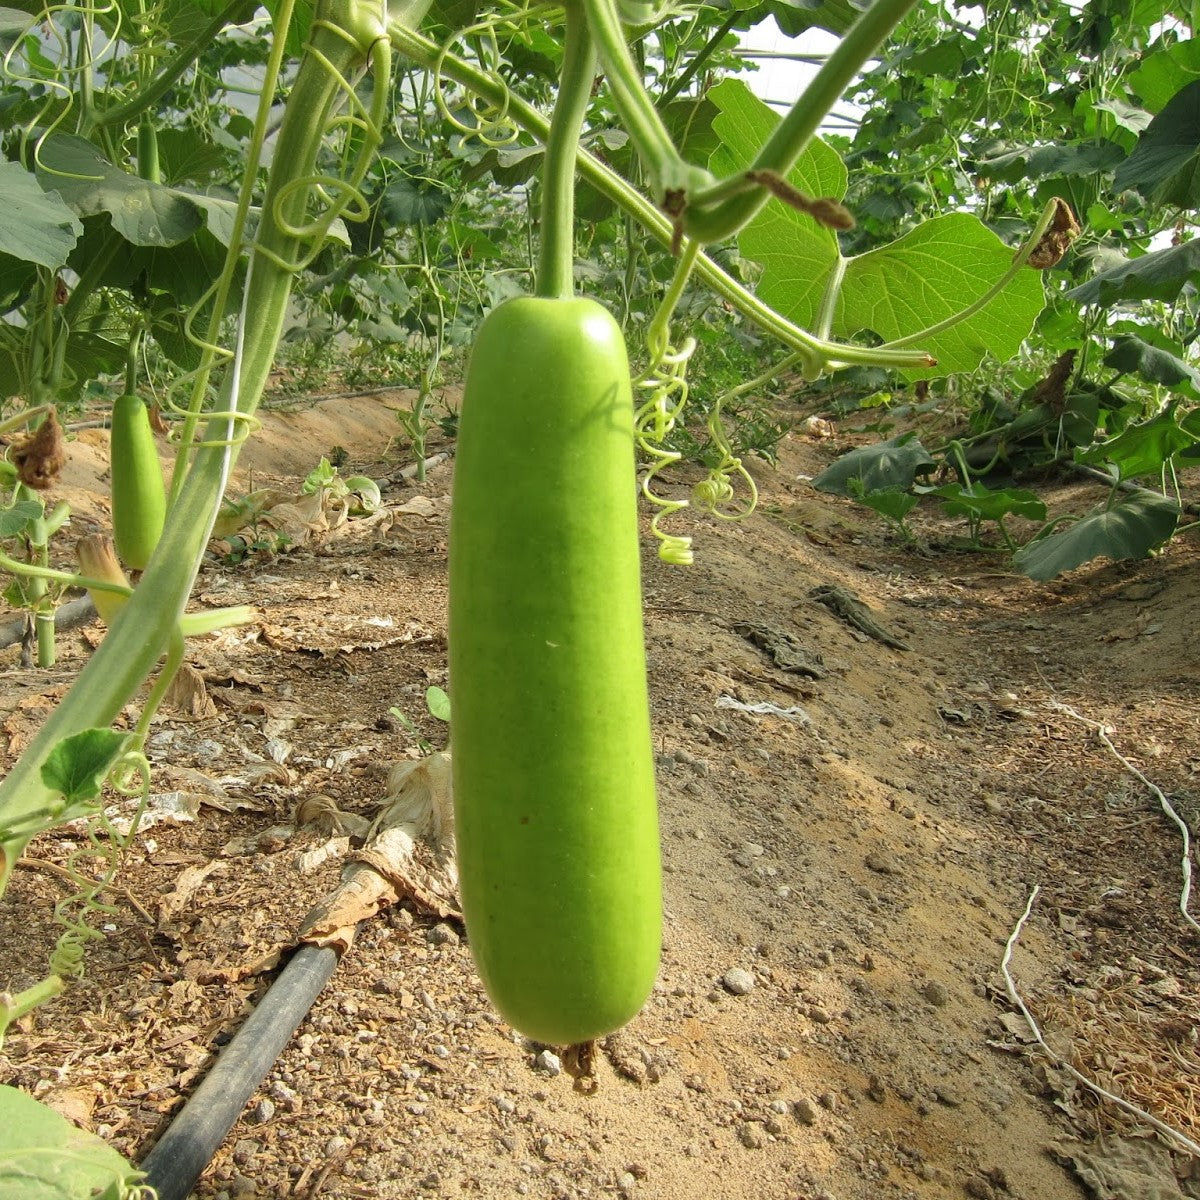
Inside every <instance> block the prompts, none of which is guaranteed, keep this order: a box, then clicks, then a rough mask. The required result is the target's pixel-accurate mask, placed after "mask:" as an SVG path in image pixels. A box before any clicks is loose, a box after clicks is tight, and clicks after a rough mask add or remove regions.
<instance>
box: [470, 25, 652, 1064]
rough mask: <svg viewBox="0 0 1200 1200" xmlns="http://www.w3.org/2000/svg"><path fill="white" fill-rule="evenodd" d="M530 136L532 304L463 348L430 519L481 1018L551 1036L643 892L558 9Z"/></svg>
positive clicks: (622, 985)
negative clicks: (540, 144)
mask: <svg viewBox="0 0 1200 1200" xmlns="http://www.w3.org/2000/svg"><path fill="white" fill-rule="evenodd" d="M566 19H567V37H566V53H565V59H564V66H563V79H562V85H561V89H560V93H559V100H558V103H557V105H556V108H555V113H554V120H553V125H552V130H551V135H550V139H549V142H548V146H547V161H546V174H545V178H544V184H543V186H544V192H543V210H542V211H543V219H542V239H543V240H542V246H541V256H540V262H539V270H538V286H537V293H538V294H537V295H535V296H527V297H521V298H518V299H514V300H510V301H508V302H506V303H504V304H502V305H501V306H500V307H499V308H497V309H496V310H495V311H493V312H492V313H491V314H490V315H489V316H488V317H487V319H486V320H485V321H484V323H483V325H482V327H481V329H480V331H479V334H478V335H477V339H476V342H475V344H474V347H473V349H472V352H471V358H470V363H469V366H468V371H467V379H466V385H465V391H464V398H463V405H462V412H461V416H460V424H459V437H458V450H457V455H456V463H455V481H454V497H453V504H452V509H451V524H450V685H451V695H452V702H453V721H452V729H453V733H452V749H453V773H454V801H455V810H456V826H457V838H458V857H459V886H460V893H461V899H462V906H463V913H464V916H465V918H466V925H467V934H468V940H469V942H470V945H471V949H472V952H473V954H474V957H475V962H476V965H477V967H478V969H479V973H480V976H481V977H482V979H483V982H484V984H485V986H486V988H487V990H488V994H489V995H490V997H491V998H492V1001H493V1002H494V1003H495V1005H496V1007H497V1009H498V1010H499V1011H500V1013H501V1015H502V1016H504V1018H505V1019H506V1020H507V1021H508V1022H509V1023H510V1024H511V1025H513V1026H514V1027H515V1028H516V1029H518V1030H520V1031H521V1032H522V1033H525V1034H526V1035H528V1036H529V1037H531V1038H534V1039H535V1040H537V1041H540V1042H544V1043H547V1044H550V1045H573V1044H577V1043H583V1042H588V1041H591V1040H593V1039H595V1038H598V1037H601V1036H603V1035H604V1034H607V1033H610V1032H612V1031H613V1030H614V1029H617V1028H619V1027H620V1026H622V1025H624V1024H625V1023H626V1022H627V1021H628V1020H629V1019H630V1018H631V1017H633V1016H634V1015H635V1014H636V1013H637V1011H638V1010H639V1009H640V1008H641V1006H642V1004H643V1003H644V1002H645V999H646V996H647V995H648V994H649V992H650V989H651V988H652V986H653V984H654V978H655V975H656V973H657V970H658V960H659V950H660V943H661V923H662V900H661V878H660V857H659V844H658V817H657V808H656V803H655V794H654V759H653V748H652V743H651V737H650V718H649V704H648V699H647V689H646V665H645V651H644V646H643V634H642V608H641V587H640V566H639V551H638V529H637V510H636V488H635V479H636V474H635V464H634V448H633V447H634V440H633V399H632V395H631V388H630V374H629V363H628V359H627V356H626V351H625V343H624V339H623V337H622V334H621V330H620V329H619V327H618V326H617V324H616V322H615V321H614V320H613V318H612V317H611V316H610V315H609V313H608V312H607V311H606V310H605V309H604V308H603V307H601V306H600V305H599V304H597V303H596V302H594V301H592V300H587V299H580V298H575V297H574V296H573V295H572V291H573V281H572V274H573V270H572V268H573V252H572V251H573V215H574V214H573V204H572V198H573V185H574V169H575V151H576V146H577V142H578V136H579V129H580V125H581V122H582V119H583V115H584V112H585V110H586V104H587V98H588V92H589V90H590V87H591V82H592V78H593V74H594V63H595V59H594V54H593V51H592V49H591V45H590V42H589V39H588V36H587V32H586V29H585V27H584V26H583V24H582V20H581V16H580V14H579V12H578V11H577V9H576V7H575V4H574V3H569V4H568V6H567V18H566Z"/></svg>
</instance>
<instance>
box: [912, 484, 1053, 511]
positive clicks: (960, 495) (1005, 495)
mask: <svg viewBox="0 0 1200 1200" xmlns="http://www.w3.org/2000/svg"><path fill="white" fill-rule="evenodd" d="M918 490H919V491H920V492H921V494H922V495H925V496H937V497H938V499H940V500H941V501H942V508H943V510H944V511H945V512H946V514H947V515H948V516H951V517H967V518H969V519H971V520H975V521H1000V520H1003V518H1004V517H1007V516H1008V515H1009V514H1010V513H1012V514H1014V515H1016V516H1018V517H1025V518H1026V519H1027V520H1030V521H1044V520H1045V519H1046V505H1045V503H1044V502H1043V501H1041V500H1039V499H1038V497H1037V495H1036V494H1035V493H1033V492H1031V491H1028V490H1026V489H1025V488H1004V489H1002V490H997V491H993V490H992V489H991V488H989V487H987V486H986V485H985V484H982V483H980V482H979V481H978V480H976V481H975V482H973V483H967V484H962V483H944V484H942V485H941V486H940V487H934V488H920V489H918Z"/></svg>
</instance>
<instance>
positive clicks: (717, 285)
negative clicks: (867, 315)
mask: <svg viewBox="0 0 1200 1200" xmlns="http://www.w3.org/2000/svg"><path fill="white" fill-rule="evenodd" d="M388 35H389V37H390V38H391V40H392V45H393V46H394V47H395V49H396V50H397V51H398V52H399V53H401V54H404V55H407V56H408V57H409V58H411V59H412V60H413V61H414V62H417V63H419V64H420V65H421V66H423V67H425V68H426V69H427V70H430V71H440V72H441V73H442V74H443V75H444V76H446V77H447V78H449V79H452V80H453V81H454V82H455V83H457V84H459V85H461V86H462V87H464V88H467V89H468V90H469V91H472V92H475V93H476V94H477V95H479V96H482V97H484V98H485V99H486V100H488V101H490V102H491V103H492V104H494V105H496V106H497V107H501V106H503V107H504V109H505V110H506V112H507V115H508V116H509V118H510V119H511V120H513V121H516V122H517V123H518V124H520V126H521V127H522V128H523V129H524V130H526V132H528V133H529V134H531V135H532V136H533V137H534V138H536V139H537V140H538V141H540V142H543V143H544V142H545V141H546V140H547V138H548V137H549V134H550V124H549V122H548V121H547V120H546V118H545V117H544V116H543V115H542V114H541V113H540V112H538V110H537V109H536V108H534V107H533V106H532V105H531V104H527V103H526V102H525V101H524V100H522V99H520V97H518V96H514V95H512V93H511V92H510V91H509V90H508V88H506V87H505V85H504V83H503V82H502V81H501V80H499V79H496V78H494V77H493V76H491V75H489V74H487V72H485V71H481V70H480V69H479V68H478V67H476V66H474V65H473V64H472V63H469V62H467V61H466V60H465V59H463V58H460V57H459V56H458V55H455V54H452V53H450V52H449V51H447V50H445V49H444V48H443V47H441V46H439V45H438V44H437V43H436V42H435V41H433V40H432V39H431V38H428V37H426V36H425V35H424V34H421V33H418V32H416V31H414V30H411V29H406V28H404V27H403V26H402V25H397V24H395V23H389V25H388ZM578 167H579V173H580V174H581V175H582V176H583V177H584V178H585V179H586V180H587V181H588V182H589V183H591V184H592V185H593V186H594V187H595V188H596V189H597V191H599V192H601V193H602V194H603V195H605V196H607V197H608V198H609V199H610V200H612V201H613V202H614V203H615V204H617V205H618V206H619V207H620V208H621V209H623V210H624V211H625V212H626V213H628V214H629V215H630V216H631V217H633V219H634V220H636V221H637V222H639V223H640V224H641V225H642V226H643V227H644V228H645V229H646V230H648V231H649V232H650V233H651V234H652V235H653V236H654V237H655V238H657V239H658V240H659V241H660V242H662V244H663V245H665V246H671V245H672V244H673V243H674V241H675V238H676V234H675V230H674V227H673V225H672V223H671V222H670V221H669V220H668V219H667V218H666V217H665V216H663V214H662V213H660V212H659V211H658V209H656V208H655V207H654V205H653V204H651V203H650V201H648V200H647V199H646V198H645V197H644V196H642V195H641V194H640V193H639V192H638V191H637V189H636V188H634V187H633V186H631V185H630V184H629V183H628V182H626V180H625V179H623V178H622V177H621V176H620V175H618V174H617V173H616V172H615V171H613V170H612V169H611V168H610V167H608V166H606V165H605V164H604V163H602V162H601V161H600V160H599V159H598V158H596V157H595V156H594V155H592V154H590V153H589V152H588V151H586V150H581V151H580V152H579V159H578ZM695 273H696V275H697V276H698V277H699V278H701V279H703V280H704V282H705V283H706V284H708V286H709V287H711V288H712V289H713V291H715V292H716V293H717V294H718V295H719V296H721V297H722V298H723V299H725V300H727V301H728V302H729V303H730V304H731V305H732V306H733V307H734V308H736V309H737V310H738V311H739V312H740V313H742V315H743V316H745V317H748V318H749V319H750V320H752V321H754V322H755V323H756V324H757V325H759V326H760V327H761V328H762V329H764V330H765V331H766V332H768V333H770V334H772V335H773V336H774V337H777V338H778V339H779V340H780V341H781V342H783V344H784V345H785V346H788V347H790V348H791V349H792V350H794V351H797V352H798V353H800V354H801V355H802V356H803V361H804V364H805V365H804V371H805V375H806V377H807V378H810V379H812V378H816V377H817V376H818V375H819V374H821V372H822V371H824V370H826V369H828V368H830V367H835V366H877V367H898V368H901V369H908V370H913V369H920V368H922V367H930V366H933V365H934V362H933V359H932V358H930V356H929V355H928V354H926V353H925V352H923V351H919V350H908V349H900V350H894V351H885V352H880V350H879V349H878V348H876V347H870V346H852V345H844V344H841V343H837V342H829V341H823V340H822V339H820V338H816V337H813V335H812V334H811V333H808V332H807V331H806V330H804V329H801V328H800V327H799V326H798V325H795V324H793V323H792V322H791V321H789V320H788V319H787V318H786V317H784V316H781V315H780V314H779V313H777V312H776V311H775V310H774V309H773V308H771V307H770V306H769V305H767V304H764V303H763V302H762V301H761V300H759V299H758V297H757V296H755V295H754V293H753V292H751V291H749V290H748V289H747V288H744V287H743V286H742V285H741V284H740V283H738V281H737V280H736V279H734V278H733V277H732V276H731V275H729V274H728V273H727V272H726V271H724V270H723V269H722V268H721V267H720V266H718V265H717V263H715V262H714V261H713V260H712V259H711V258H709V257H708V256H707V255H706V254H699V255H698V256H697V258H696V271H695Z"/></svg>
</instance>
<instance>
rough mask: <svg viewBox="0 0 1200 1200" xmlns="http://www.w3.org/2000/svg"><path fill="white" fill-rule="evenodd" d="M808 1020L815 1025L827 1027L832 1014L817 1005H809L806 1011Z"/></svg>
mask: <svg viewBox="0 0 1200 1200" xmlns="http://www.w3.org/2000/svg"><path fill="white" fill-rule="evenodd" d="M807 1012H808V1019H809V1020H810V1021H813V1022H815V1023H816V1024H817V1025H828V1024H829V1022H830V1021H832V1020H833V1014H832V1013H830V1012H829V1011H828V1010H827V1009H824V1008H822V1007H821V1006H820V1005H819V1004H810V1005H809V1006H808V1009H807Z"/></svg>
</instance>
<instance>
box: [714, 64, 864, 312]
mask: <svg viewBox="0 0 1200 1200" xmlns="http://www.w3.org/2000/svg"><path fill="white" fill-rule="evenodd" d="M708 98H709V100H711V101H712V103H713V104H714V105H716V107H717V109H718V110H719V112H718V115H717V116H715V117H714V118H713V122H712V128H713V131H714V132H715V133H716V134H717V136H718V137H719V138H720V139H721V143H720V145H719V146H718V148H717V149H716V150H715V151H714V152H713V154H712V155H711V156H710V158H709V162H708V165H709V169H710V170H711V171H713V172H714V173H715V174H716V175H718V176H727V175H734V174H736V173H737V172H738V171H744V170H745V169H746V168H747V167H748V166H750V163H751V161H752V160H753V157H754V153H755V148H756V147H758V146H761V145H762V143H763V142H764V141H766V139H767V138H768V137H769V136H770V134H771V131H772V129H774V128H775V126H776V125H777V124H778V122H779V118H778V117H777V116H776V115H775V114H774V113H773V112H772V111H771V110H770V109H769V108H768V107H767V106H766V105H765V104H764V103H763V102H762V101H761V100H760V99H759V98H758V97H757V96H755V95H754V93H753V92H751V91H750V89H749V88H748V87H747V86H746V84H745V83H744V82H743V81H742V80H740V79H726V80H723V81H722V82H721V83H719V84H717V86H716V87H714V88H712V89H710V91H709V93H708ZM788 180H789V181H790V182H791V183H792V184H793V185H794V186H795V187H797V188H799V189H800V191H802V192H804V193H806V194H807V195H809V196H832V197H833V198H834V199H835V200H840V199H841V198H842V196H844V195H845V194H846V166H845V164H844V163H843V162H842V160H841V158H840V157H839V156H838V154H837V152H836V151H835V150H833V149H831V148H830V147H829V146H828V145H827V144H826V143H825V142H823V141H821V139H820V138H814V139H813V140H812V142H810V143H809V145H808V148H807V149H806V150H805V152H804V153H803V154H802V155H801V156H800V159H799V161H798V162H797V163H796V165H795V166H794V167H793V168H792V170H791V172H790V173H789V174H788ZM738 245H739V246H740V248H741V251H742V253H743V254H745V255H746V256H747V257H748V258H751V259H754V260H755V261H758V262H765V261H766V260H767V258H772V257H773V256H777V258H773V261H774V262H775V263H776V269H777V270H779V271H782V272H783V273H785V274H786V276H787V278H788V279H790V280H792V281H793V284H792V286H791V287H790V289H789V291H790V293H791V300H792V304H793V308H792V311H790V312H786V313H785V315H786V316H788V317H790V318H791V319H792V320H794V321H796V322H797V324H800V325H808V326H811V325H812V324H814V323H815V320H816V314H817V312H818V310H819V308H820V304H821V296H822V294H823V292H824V288H825V280H826V279H827V278H828V275H829V272H830V271H831V270H832V269H833V266H834V264H835V263H836V262H837V259H838V245H837V235H836V234H835V233H834V232H833V230H831V229H827V228H826V227H825V226H823V225H818V224H817V222H816V221H814V220H813V219H812V217H809V216H806V215H805V214H804V213H800V212H796V211H795V210H794V209H791V208H788V207H786V206H785V205H783V204H779V203H771V204H768V205H767V206H766V207H765V208H764V209H763V210H762V212H761V213H760V214H759V216H758V217H757V218H756V219H755V220H754V221H753V222H751V224H750V225H749V226H747V227H746V229H744V230H743V231H742V233H741V235H740V236H739V238H738ZM764 256H766V257H764ZM763 299H765V300H767V302H768V303H772V301H771V300H769V299H768V298H767V296H766V295H765V294H764V296H763Z"/></svg>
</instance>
